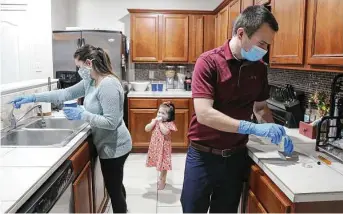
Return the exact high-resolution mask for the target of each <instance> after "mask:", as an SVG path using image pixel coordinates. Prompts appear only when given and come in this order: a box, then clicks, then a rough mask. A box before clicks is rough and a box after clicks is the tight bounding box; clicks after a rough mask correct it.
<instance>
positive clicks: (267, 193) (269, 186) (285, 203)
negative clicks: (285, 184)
mask: <svg viewBox="0 0 343 214" xmlns="http://www.w3.org/2000/svg"><path fill="white" fill-rule="evenodd" d="M249 184H250V189H251V191H252V192H253V193H254V195H255V196H256V198H257V199H258V201H259V202H260V203H261V204H262V206H263V207H264V208H265V209H266V211H267V212H268V213H288V212H290V211H291V206H292V202H291V201H290V200H289V199H288V198H287V196H286V195H285V194H284V193H283V192H281V190H280V189H279V188H278V187H277V186H276V185H275V184H274V183H273V182H272V181H271V180H270V179H269V178H268V176H267V175H265V174H264V173H263V172H262V170H261V169H260V168H259V167H258V166H257V165H253V166H252V167H251V174H250V182H249Z"/></svg>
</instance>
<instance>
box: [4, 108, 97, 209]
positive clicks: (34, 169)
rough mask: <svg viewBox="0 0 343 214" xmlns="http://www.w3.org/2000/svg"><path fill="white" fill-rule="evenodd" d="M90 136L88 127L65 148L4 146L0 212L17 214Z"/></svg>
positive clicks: (59, 114) (59, 113)
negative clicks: (15, 213) (14, 213)
mask: <svg viewBox="0 0 343 214" xmlns="http://www.w3.org/2000/svg"><path fill="white" fill-rule="evenodd" d="M62 115H63V113H62V112H58V113H54V116H62ZM89 134H90V126H87V127H86V128H85V129H83V130H82V131H81V132H80V133H79V134H78V135H76V136H75V137H74V138H73V139H72V140H71V141H70V142H69V143H68V144H67V145H66V146H64V147H55V148H37V147H35V148H32V147H31V148H30V147H25V148H24V147H21V148H8V147H6V148H1V147H0V181H1V182H0V190H1V191H0V213H4V212H11V213H12V212H16V211H17V210H18V209H19V208H20V207H21V206H22V205H23V204H24V203H25V202H26V201H27V200H28V199H29V198H30V197H31V196H32V195H33V194H34V193H35V192H36V191H37V189H38V188H39V187H40V186H41V185H42V184H43V183H44V182H45V181H46V180H47V179H48V178H49V177H50V176H51V175H52V174H53V173H54V172H55V171H56V169H58V167H59V166H60V165H61V164H62V163H63V162H64V161H65V160H66V159H67V158H68V157H69V156H70V155H71V154H72V153H73V152H74V151H75V149H77V148H78V147H79V145H80V144H81V143H82V142H83V141H84V140H85V139H86V138H87V137H88V136H89Z"/></svg>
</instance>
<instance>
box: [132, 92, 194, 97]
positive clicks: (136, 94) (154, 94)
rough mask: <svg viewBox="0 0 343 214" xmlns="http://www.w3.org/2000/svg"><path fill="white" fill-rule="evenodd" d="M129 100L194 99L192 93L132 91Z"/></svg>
mask: <svg viewBox="0 0 343 214" xmlns="http://www.w3.org/2000/svg"><path fill="white" fill-rule="evenodd" d="M127 96H128V97H129V98H136V97H137V98H142V97H145V98H192V92H191V91H183V90H182V91H178V90H175V91H142V92H140V91H130V92H129V94H128V95H127Z"/></svg>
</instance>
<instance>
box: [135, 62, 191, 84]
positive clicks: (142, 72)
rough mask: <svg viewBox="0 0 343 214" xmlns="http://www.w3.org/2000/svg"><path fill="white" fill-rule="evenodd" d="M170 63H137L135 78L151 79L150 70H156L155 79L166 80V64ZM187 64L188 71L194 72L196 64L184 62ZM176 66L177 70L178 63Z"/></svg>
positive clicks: (137, 79)
mask: <svg viewBox="0 0 343 214" xmlns="http://www.w3.org/2000/svg"><path fill="white" fill-rule="evenodd" d="M168 65H170V64H156V63H135V65H134V67H135V68H134V72H135V80H136V81H140V80H149V71H150V70H152V71H155V75H154V76H155V80H165V79H166V75H165V71H166V70H167V68H166V66H168ZM182 65H184V66H186V69H185V70H186V71H190V72H193V69H194V64H182ZM173 66H175V70H176V71H177V67H176V66H178V65H176V64H175V65H173Z"/></svg>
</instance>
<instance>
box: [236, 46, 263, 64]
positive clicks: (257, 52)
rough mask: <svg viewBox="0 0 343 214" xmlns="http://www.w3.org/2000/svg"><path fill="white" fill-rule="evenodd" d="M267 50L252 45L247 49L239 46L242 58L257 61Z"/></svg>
mask: <svg viewBox="0 0 343 214" xmlns="http://www.w3.org/2000/svg"><path fill="white" fill-rule="evenodd" d="M266 53H267V51H266V50H264V49H262V48H260V47H258V46H256V45H254V46H252V48H251V49H250V50H249V51H246V50H244V48H241V55H242V57H243V58H244V59H246V60H249V61H253V62H255V61H258V60H260V59H262V58H263V56H264V55H266Z"/></svg>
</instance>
